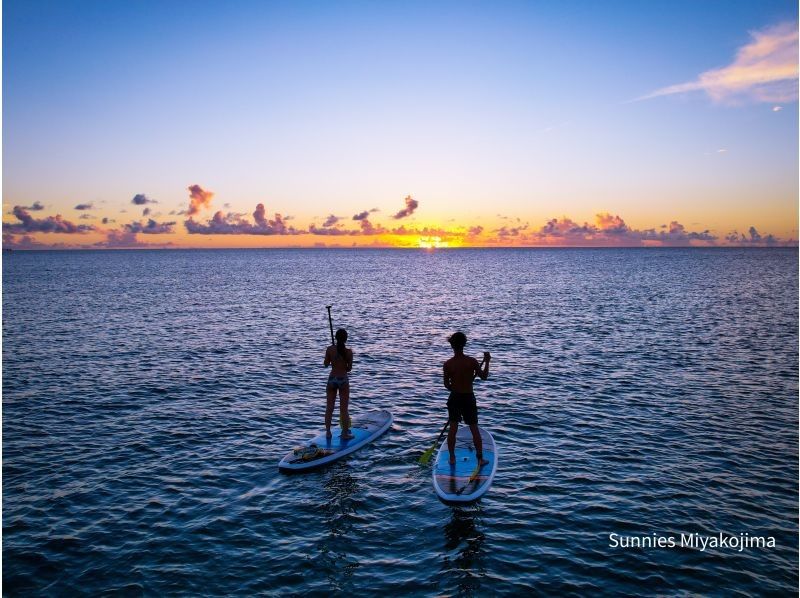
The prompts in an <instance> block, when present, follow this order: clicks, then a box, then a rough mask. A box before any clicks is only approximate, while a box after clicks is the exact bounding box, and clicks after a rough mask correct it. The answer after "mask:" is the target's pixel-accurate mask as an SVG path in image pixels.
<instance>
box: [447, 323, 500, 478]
mask: <svg viewBox="0 0 800 598" xmlns="http://www.w3.org/2000/svg"><path fill="white" fill-rule="evenodd" d="M448 341H449V342H450V346H451V347H452V348H453V353H454V355H453V357H451V358H450V359H448V360H447V361H446V362H445V363H444V385H445V388H447V390H449V391H450V398H448V399H447V414H448V419H449V420H450V430H449V432H448V434H447V448H448V450H449V451H450V465H455V463H456V455H455V448H456V432H458V422H459V421H461V420H462V419H463V420H464V423H465V424H467V425H468V426H469V429H470V431H471V432H472V442H473V444H474V445H475V451H476V456H477V458H478V460H479V462H480V465H486V464H488V463H489V462H488V461H486V460H484V458H483V443H482V442H481V433H480V430H478V406H477V405H476V403H475V393H474V392H473V390H472V381H473V380H475V378H476V377H479V378H480V379H481V380H486V379H487V378H488V377H489V361H491V359H492V356H491V355H490V354H489V352H488V351H487V352H485V353H484V354H483V361H482V362H481V363H478V360H477V359H475V358H473V357H470V356H468V355H464V347H465V346H466V344H467V335H466V334H464V333H463V332H456V333H455V334H453V335H452V336H451V337H450V338H449V339H448Z"/></svg>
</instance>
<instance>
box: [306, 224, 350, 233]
mask: <svg viewBox="0 0 800 598" xmlns="http://www.w3.org/2000/svg"><path fill="white" fill-rule="evenodd" d="M308 232H309V233H310V234H312V235H331V236H339V235H357V234H358V232H359V231H357V230H347V229H344V228H333V227H324V226H323V227H321V228H320V227H317V226H314V225H313V224H312V225H311V226H309V227H308Z"/></svg>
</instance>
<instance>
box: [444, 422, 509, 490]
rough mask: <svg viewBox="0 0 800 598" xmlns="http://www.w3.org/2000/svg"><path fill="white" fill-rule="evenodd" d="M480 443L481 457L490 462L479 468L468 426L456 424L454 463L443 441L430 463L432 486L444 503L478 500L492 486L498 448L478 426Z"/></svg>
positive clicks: (445, 441)
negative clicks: (451, 463) (481, 444)
mask: <svg viewBox="0 0 800 598" xmlns="http://www.w3.org/2000/svg"><path fill="white" fill-rule="evenodd" d="M478 430H479V431H480V433H481V441H482V442H483V458H484V459H485V460H486V461H488V462H489V463H488V464H486V465H484V466H483V467H478V458H477V454H476V452H475V445H474V444H473V443H472V432H471V431H470V429H469V426H463V425H462V426H459V428H458V433H457V434H456V450H455V453H456V464H455V466H451V465H450V462H449V461H450V452H449V451H448V450H447V439H445V440H444V442H442V446H441V447H440V448H439V453H438V454H437V455H436V463H434V466H433V488H434V490H435V491H436V495H437V496H438V497H439V498H440V499H441V500H442V501H443V502H445V503H469V502H473V501H476V500H478V499H479V498H480V497H481V496H483V495H484V494H485V493H486V491H487V490H488V489H489V488H490V487H491V485H492V480H493V479H494V474H495V471H497V447H496V446H495V444H494V438H492V435H491V434H489V432H488V430H485V429H483V428H478Z"/></svg>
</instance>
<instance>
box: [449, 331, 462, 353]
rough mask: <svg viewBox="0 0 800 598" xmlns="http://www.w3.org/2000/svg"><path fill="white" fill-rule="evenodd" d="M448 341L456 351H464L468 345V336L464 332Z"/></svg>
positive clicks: (457, 333) (458, 333)
mask: <svg viewBox="0 0 800 598" xmlns="http://www.w3.org/2000/svg"><path fill="white" fill-rule="evenodd" d="M447 340H448V341H450V346H451V347H453V348H454V349H463V348H464V346H465V345H466V344H467V335H466V334H464V333H463V332H456V333H455V334H453V335H452V336H451V337H450V338H449V339H447Z"/></svg>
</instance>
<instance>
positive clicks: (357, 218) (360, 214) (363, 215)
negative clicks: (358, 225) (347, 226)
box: [353, 208, 378, 220]
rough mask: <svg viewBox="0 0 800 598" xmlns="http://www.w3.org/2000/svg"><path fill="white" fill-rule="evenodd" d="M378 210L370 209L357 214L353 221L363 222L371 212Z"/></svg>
mask: <svg viewBox="0 0 800 598" xmlns="http://www.w3.org/2000/svg"><path fill="white" fill-rule="evenodd" d="M377 211H378V208H372V209H371V210H364V211H363V212H359V213H358V214H356V215H355V216H353V220H364V218H369V215H370V214H371V213H372V212H377Z"/></svg>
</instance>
